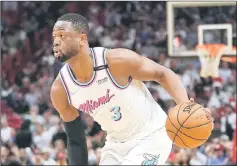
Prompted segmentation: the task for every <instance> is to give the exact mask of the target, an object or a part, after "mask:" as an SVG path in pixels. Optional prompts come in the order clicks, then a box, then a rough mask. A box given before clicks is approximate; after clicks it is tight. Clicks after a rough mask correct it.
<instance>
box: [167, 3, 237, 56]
mask: <svg viewBox="0 0 237 166" xmlns="http://www.w3.org/2000/svg"><path fill="white" fill-rule="evenodd" d="M223 13H224V14H223ZM218 14H219V15H218ZM234 15H236V2H234V1H233V2H226V1H223V2H167V29H168V54H169V56H171V57H196V56H198V54H197V51H196V49H195V47H196V46H197V45H200V44H212V43H220V44H225V45H227V46H228V48H229V49H228V51H226V52H225V53H224V56H236V50H233V49H232V48H233V46H236V28H235V27H236V19H233V21H231V20H227V19H225V18H229V17H230V18H232V17H234ZM226 16H228V17H226ZM183 18H186V19H183ZM230 22H231V23H230ZM187 27H188V28H187Z"/></svg>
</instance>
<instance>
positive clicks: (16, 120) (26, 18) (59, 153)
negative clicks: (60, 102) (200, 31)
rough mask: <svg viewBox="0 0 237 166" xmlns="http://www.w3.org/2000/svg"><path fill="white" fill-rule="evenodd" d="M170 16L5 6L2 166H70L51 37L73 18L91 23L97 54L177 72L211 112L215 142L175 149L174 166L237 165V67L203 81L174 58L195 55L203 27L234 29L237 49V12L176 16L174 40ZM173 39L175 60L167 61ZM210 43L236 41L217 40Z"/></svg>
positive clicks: (77, 6) (97, 133)
mask: <svg viewBox="0 0 237 166" xmlns="http://www.w3.org/2000/svg"><path fill="white" fill-rule="evenodd" d="M187 3H188V2H187ZM187 6H188V5H187ZM166 8H167V3H166V2H7V1H5V2H1V62H2V63H1V77H2V79H1V164H2V165H55V164H57V165H67V151H66V139H67V138H66V134H65V132H64V129H63V125H62V123H61V122H60V119H59V116H58V114H57V112H56V111H55V109H54V108H53V106H52V104H51V101H50V97H49V90H50V86H51V84H52V81H53V80H54V78H55V76H56V75H57V73H58V71H59V70H60V68H61V66H62V64H61V63H59V62H58V61H57V60H55V58H54V56H53V55H52V42H51V32H52V28H53V25H54V23H55V21H56V19H57V18H58V17H59V16H61V15H63V14H65V13H68V12H75V13H79V14H82V15H84V16H85V17H86V18H87V19H88V21H89V25H90V33H89V34H90V35H89V42H90V46H91V47H94V46H104V47H110V48H114V47H125V48H129V49H132V50H134V51H136V52H138V53H140V54H141V55H142V56H147V57H149V58H151V59H153V60H154V61H156V62H158V63H160V64H162V65H164V66H166V67H169V68H171V69H172V70H173V71H174V72H175V73H176V74H178V75H180V77H181V79H182V81H183V83H184V85H185V86H186V88H187V90H188V93H189V96H190V97H193V98H195V100H196V101H197V102H198V103H201V104H203V105H204V106H206V107H208V108H210V109H211V110H212V115H213V117H214V119H215V121H214V124H215V127H214V130H213V133H212V135H211V137H210V139H209V140H208V142H206V143H205V144H204V145H202V146H201V147H199V148H197V149H182V148H179V147H176V146H174V147H173V149H172V153H171V154H170V156H169V159H168V161H167V164H168V165H177V164H180V165H227V164H236V135H235V134H234V133H236V64H235V63H227V62H224V61H221V63H220V66H219V73H220V77H219V78H216V79H213V78H210V77H209V78H202V77H200V74H199V71H200V67H201V66H200V62H199V60H198V58H197V57H196V58H195V57H191V58H190V56H188V57H185V55H183V56H182V55H181V54H182V53H181V54H180V52H179V53H177V52H175V51H177V49H182V50H188V49H193V48H194V46H195V45H196V44H197V43H198V39H197V27H198V25H200V24H219V23H222V24H223V23H228V24H231V25H232V28H233V29H232V33H231V35H232V38H231V40H232V43H233V45H234V46H236V6H233V5H229V6H228V5H227V6H218V7H214V6H210V5H209V6H208V7H207V8H205V7H195V6H192V8H185V7H181V8H179V9H175V10H174V13H173V16H174V17H173V18H172V17H171V19H173V20H174V26H175V27H172V28H173V32H172V33H173V34H174V37H171V38H169V36H168V35H169V33H170V30H172V28H170V27H167V20H168V18H167V17H170V16H168V14H167V10H166ZM168 26H169V24H168ZM221 36H222V37H221ZM224 36H225V35H224ZM168 38H169V39H172V40H173V41H172V42H169V43H171V46H172V47H173V46H174V47H176V49H173V51H174V52H172V54H175V55H176V56H171V54H168V49H170V47H171V46H170V45H169V44H167V43H168V41H167V40H168ZM204 38H205V39H206V40H207V41H209V42H212V43H213V42H215V41H219V42H223V43H226V42H227V40H230V39H225V38H224V37H223V35H218V33H217V32H215V33H213V32H209V33H204ZM177 47H178V48H177ZM180 56H182V57H180ZM146 84H147V86H148V87H149V90H150V91H151V92H152V95H153V97H154V98H155V100H156V101H157V102H158V103H159V104H160V105H161V107H162V108H163V109H164V110H165V111H166V112H167V111H168V110H169V109H170V108H171V107H172V106H174V102H173V100H172V99H171V97H170V96H169V95H168V94H167V92H166V91H164V89H163V88H161V87H160V86H159V85H158V84H156V83H155V82H147V83H146ZM83 121H84V123H85V126H86V128H85V132H86V134H87V145H88V152H89V163H90V165H98V163H99V159H100V149H101V147H102V146H103V144H104V141H105V139H104V138H105V133H104V132H103V131H102V130H101V128H100V126H99V125H98V124H97V123H96V122H94V121H93V119H92V118H91V117H89V116H88V115H86V114H83ZM157 141H159V140H157Z"/></svg>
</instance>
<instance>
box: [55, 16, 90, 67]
mask: <svg viewBox="0 0 237 166" xmlns="http://www.w3.org/2000/svg"><path fill="white" fill-rule="evenodd" d="M88 31H89V25H88V22H87V20H86V19H85V18H84V17H83V16H81V15H79V14H75V13H68V14H65V15H63V16H61V17H59V18H58V19H57V22H56V23H55V25H54V28H53V33H52V37H53V47H54V48H53V50H54V56H55V57H56V58H57V59H58V60H60V61H61V62H65V61H67V60H68V59H70V58H71V57H73V56H75V55H76V54H77V53H78V51H80V48H81V47H83V46H84V45H87V44H88V40H87V35H88Z"/></svg>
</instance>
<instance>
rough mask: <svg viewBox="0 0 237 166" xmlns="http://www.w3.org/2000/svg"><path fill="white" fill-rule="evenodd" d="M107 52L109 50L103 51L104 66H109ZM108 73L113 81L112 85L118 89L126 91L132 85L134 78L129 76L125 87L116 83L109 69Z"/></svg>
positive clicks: (107, 69)
mask: <svg viewBox="0 0 237 166" xmlns="http://www.w3.org/2000/svg"><path fill="white" fill-rule="evenodd" d="M106 51H107V49H106V48H105V49H104V50H103V61H104V65H108V64H107V61H106ZM106 73H107V74H108V76H109V78H110V80H111V81H112V83H113V84H114V85H115V86H116V87H118V88H119V89H126V88H127V87H128V86H129V85H130V83H131V82H132V77H131V76H129V78H128V83H127V85H125V86H122V85H119V84H118V83H117V82H116V81H115V79H114V78H113V76H112V74H111V72H110V70H109V67H108V68H106Z"/></svg>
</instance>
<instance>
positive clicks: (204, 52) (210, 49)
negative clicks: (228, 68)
mask: <svg viewBox="0 0 237 166" xmlns="http://www.w3.org/2000/svg"><path fill="white" fill-rule="evenodd" d="M196 50H197V53H198V56H199V59H200V62H201V72H200V75H201V77H204V78H206V77H209V76H211V77H219V70H218V68H219V64H220V60H221V56H222V55H223V54H224V52H225V51H227V50H228V47H227V46H226V45H225V44H202V45H197V46H196Z"/></svg>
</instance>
